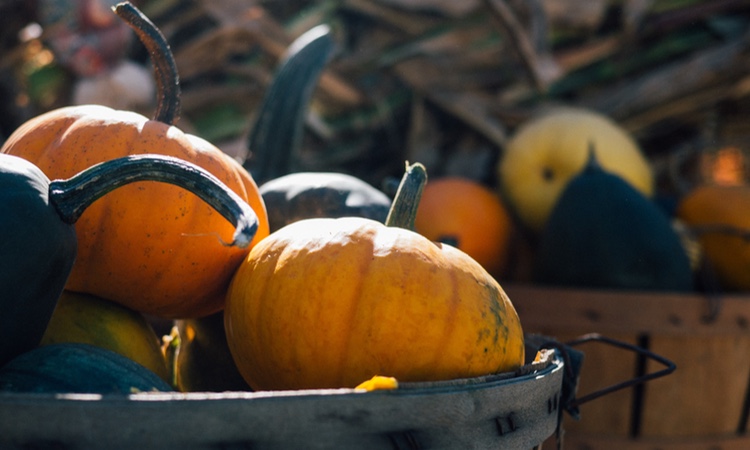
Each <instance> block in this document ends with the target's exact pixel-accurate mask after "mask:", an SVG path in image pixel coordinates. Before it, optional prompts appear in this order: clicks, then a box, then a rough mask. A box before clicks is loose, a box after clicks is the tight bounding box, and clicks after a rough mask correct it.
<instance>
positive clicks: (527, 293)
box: [503, 284, 750, 336]
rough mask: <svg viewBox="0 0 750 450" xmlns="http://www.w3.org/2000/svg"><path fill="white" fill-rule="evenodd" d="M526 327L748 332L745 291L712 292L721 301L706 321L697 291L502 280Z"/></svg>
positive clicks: (749, 299) (749, 304)
mask: <svg viewBox="0 0 750 450" xmlns="http://www.w3.org/2000/svg"><path fill="white" fill-rule="evenodd" d="M503 288H504V289H505V291H506V293H507V294H508V296H509V297H510V299H511V301H512V302H513V304H514V305H515V307H516V309H517V310H518V314H519V316H520V317H521V322H522V323H523V324H524V326H525V328H528V329H532V328H534V329H538V328H544V327H546V326H550V325H554V327H555V328H556V329H559V330H560V331H562V330H569V331H579V330H589V331H590V332H598V333H601V334H611V333H636V334H637V333H660V334H668V335H688V336H707V335H732V334H736V335H745V336H747V335H750V296H722V297H717V299H718V302H719V303H718V304H719V306H720V310H719V313H718V314H717V315H716V317H715V318H714V320H712V321H707V320H706V317H707V315H708V313H709V311H710V309H711V308H710V306H711V299H710V298H708V297H705V296H702V295H699V294H679V293H658V292H623V291H615V290H612V291H609V290H598V291H597V290H578V289H560V288H543V287H533V286H528V285H512V284H508V285H503Z"/></svg>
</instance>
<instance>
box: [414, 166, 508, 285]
mask: <svg viewBox="0 0 750 450" xmlns="http://www.w3.org/2000/svg"><path fill="white" fill-rule="evenodd" d="M414 229H415V231H416V232H417V233H419V234H421V235H423V236H425V237H426V238H428V239H430V240H433V241H439V242H444V243H448V244H451V245H453V246H454V247H457V248H459V249H460V250H463V251H464V252H466V253H468V254H469V256H471V257H472V258H474V259H475V260H476V261H477V262H478V263H480V264H481V265H482V266H483V267H484V268H485V269H487V271H488V272H490V273H491V274H492V275H494V276H499V275H500V274H501V273H502V271H503V269H504V268H505V265H506V262H507V260H508V250H509V247H510V238H511V233H512V231H513V222H512V220H511V217H510V214H509V213H508V210H507V208H506V207H505V204H503V202H502V201H501V199H500V196H499V195H497V193H495V191H493V190H491V189H490V188H488V187H486V186H484V185H482V184H480V183H478V182H476V181H473V180H470V179H467V178H460V177H445V178H438V179H436V180H430V182H429V183H427V185H426V186H425V188H424V193H423V194H422V199H421V200H420V202H419V209H418V211H417V218H416V221H415V222H414Z"/></svg>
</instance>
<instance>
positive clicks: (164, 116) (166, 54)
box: [112, 2, 180, 125]
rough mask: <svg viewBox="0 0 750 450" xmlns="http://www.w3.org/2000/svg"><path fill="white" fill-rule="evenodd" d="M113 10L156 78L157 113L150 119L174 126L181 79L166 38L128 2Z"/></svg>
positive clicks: (176, 117) (177, 112) (177, 114)
mask: <svg viewBox="0 0 750 450" xmlns="http://www.w3.org/2000/svg"><path fill="white" fill-rule="evenodd" d="M112 10H113V11H114V12H115V14H117V15H118V16H119V17H120V18H121V19H122V20H124V21H125V23H127V24H128V25H129V26H130V28H132V29H133V31H135V34H136V35H137V36H138V39H140V41H141V43H143V45H144V46H145V47H146V50H148V54H149V55H150V56H151V63H152V64H153V65H154V78H155V79H156V94H157V95H156V111H155V112H154V116H153V119H154V120H156V121H159V122H163V123H166V124H168V125H174V124H175V123H177V120H178V119H179V116H180V77H179V75H178V74H177V64H176V63H175V60H174V55H173V54H172V50H170V48H169V44H168V43H167V39H166V38H165V37H164V35H163V34H162V32H161V31H160V30H159V29H158V28H157V27H156V25H154V23H153V22H152V21H151V20H150V19H149V18H148V17H146V16H145V15H144V14H143V13H142V12H141V11H140V10H139V9H138V8H136V7H135V6H134V5H133V4H132V3H130V2H122V3H118V4H117V5H115V6H114V7H112Z"/></svg>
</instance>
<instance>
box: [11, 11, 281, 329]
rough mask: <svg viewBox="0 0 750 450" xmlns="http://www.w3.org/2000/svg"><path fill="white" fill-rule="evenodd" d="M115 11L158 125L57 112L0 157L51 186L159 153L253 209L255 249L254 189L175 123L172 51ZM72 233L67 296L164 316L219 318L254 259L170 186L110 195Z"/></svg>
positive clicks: (132, 117)
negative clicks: (142, 66) (33, 168)
mask: <svg viewBox="0 0 750 450" xmlns="http://www.w3.org/2000/svg"><path fill="white" fill-rule="evenodd" d="M116 12H117V13H118V15H120V16H121V17H122V18H123V19H124V20H126V21H128V22H129V24H130V25H131V26H132V27H133V28H134V29H135V31H136V32H137V33H138V35H139V37H140V38H141V40H142V42H143V43H144V44H145V45H146V46H147V47H148V49H149V50H150V53H151V54H152V55H153V56H154V64H155V66H156V69H155V71H154V72H155V74H156V75H157V85H158V87H159V99H160V102H159V105H158V107H157V111H156V114H155V118H154V119H153V120H149V119H147V118H146V117H144V116H142V115H140V114H136V113H134V112H128V111H116V110H113V109H110V108H107V107H103V106H96V105H85V106H75V107H65V108H60V109H57V110H53V111H50V112H48V113H45V114H42V115H40V116H38V117H36V118H33V119H31V120H29V121H28V122H26V123H25V124H23V125H22V126H21V127H19V128H18V129H17V130H16V131H15V132H14V133H13V134H12V135H11V136H10V137H9V138H8V140H7V141H6V142H5V144H4V146H3V147H2V149H1V150H0V151H1V152H3V153H8V154H12V155H17V156H20V157H22V158H24V159H27V160H29V161H31V162H33V163H34V164H36V165H37V166H38V167H39V168H40V169H42V171H43V172H44V173H45V174H46V175H47V176H48V177H49V178H51V179H56V178H68V177H70V176H72V175H73V174H75V173H78V172H80V171H81V170H83V169H85V168H87V167H90V166H92V165H94V164H96V163H99V162H103V161H107V160H111V159H114V158H117V157H121V156H126V155H135V154H143V153H158V154H162V155H168V156H174V157H177V158H180V159H183V160H186V161H189V162H192V163H194V164H196V165H198V166H200V167H202V168H204V169H206V170H207V171H208V172H210V173H212V174H213V175H214V176H216V177H217V178H219V179H220V180H221V181H223V182H224V183H225V184H226V185H227V186H228V187H229V188H230V189H232V190H233V191H234V192H235V193H237V194H238V195H239V196H240V197H241V198H242V199H243V200H245V201H246V202H248V203H249V204H250V206H251V207H252V208H253V210H254V211H255V213H256V215H257V216H258V231H257V233H256V235H255V238H254V240H253V242H251V244H250V245H251V246H252V245H254V244H255V243H257V242H258V241H259V240H261V239H263V238H264V237H265V236H267V235H268V232H269V230H268V219H267V217H266V209H265V205H264V203H263V200H262V198H261V196H260V194H259V192H258V187H257V185H256V183H255V181H254V180H253V179H252V177H251V176H250V174H249V173H248V172H247V171H246V170H245V169H244V168H242V166H241V165H240V164H239V163H238V162H237V161H235V160H234V159H232V158H231V157H229V156H228V155H226V154H224V153H223V152H222V151H221V150H219V149H218V148H217V147H215V146H213V145H212V144H210V143H209V142H207V141H205V140H203V139H201V138H198V137H196V136H191V135H189V134H184V133H183V132H182V131H180V130H179V129H178V128H176V127H174V126H172V125H171V123H172V122H173V121H174V119H175V117H176V115H177V111H178V110H179V95H178V94H179V93H178V91H179V87H178V86H179V84H178V81H177V73H176V69H175V66H174V60H173V59H172V55H171V53H170V52H169V48H168V46H167V44H166V42H165V41H164V38H163V36H162V35H161V33H160V32H159V31H158V29H156V28H155V26H154V25H153V24H152V23H151V22H150V21H149V20H148V19H147V18H146V17H145V16H143V14H141V13H140V11H138V10H137V9H136V8H135V7H134V6H132V5H131V4H130V3H127V2H126V3H120V4H118V6H117V7H116ZM144 205H148V207H145V206H144ZM216 231H218V233H216ZM76 232H77V234H78V241H79V243H78V257H77V260H76V262H75V265H74V267H73V270H72V273H71V275H70V278H69V280H68V283H67V285H66V289H67V290H70V291H74V292H83V293H88V294H92V295H95V296H98V297H102V298H106V299H109V300H112V301H116V302H118V303H121V304H123V305H125V306H127V307H130V308H131V309H134V310H137V311H140V312H143V313H147V314H152V315H155V316H161V317H167V318H183V317H198V316H205V315H208V314H210V313H213V312H216V311H218V310H220V309H221V308H222V307H223V305H224V297H225V294H226V289H227V286H228V284H229V281H230V279H231V277H232V275H233V274H234V271H235V269H236V268H237V266H238V265H239V264H240V263H241V261H242V260H243V258H244V257H245V256H246V255H247V252H248V251H249V248H244V249H242V248H238V247H234V246H228V245H223V243H222V241H223V242H231V241H232V234H233V232H234V230H233V228H232V226H231V224H229V223H228V222H227V221H226V220H225V219H224V218H223V217H222V216H221V215H220V214H218V213H216V212H215V211H213V210H211V209H210V207H209V206H207V205H205V204H204V203H203V202H202V201H201V200H200V199H199V198H198V197H197V196H195V195H192V194H190V193H188V192H186V191H185V190H183V189H180V188H177V187H174V186H169V185H165V184H164V183H154V182H143V183H136V184H133V185H131V186H126V187H123V188H122V189H119V190H118V191H116V192H113V193H112V194H111V195H108V196H107V197H106V198H104V199H102V200H100V201H98V202H97V203H95V204H93V205H92V206H91V207H90V208H89V209H88V210H86V212H85V213H84V214H83V216H82V217H81V218H80V219H79V220H78V222H77V223H76Z"/></svg>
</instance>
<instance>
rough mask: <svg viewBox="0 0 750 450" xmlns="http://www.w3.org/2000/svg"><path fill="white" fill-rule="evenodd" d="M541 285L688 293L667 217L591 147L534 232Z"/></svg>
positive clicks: (689, 279) (686, 272) (686, 270)
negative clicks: (537, 237) (538, 230)
mask: <svg viewBox="0 0 750 450" xmlns="http://www.w3.org/2000/svg"><path fill="white" fill-rule="evenodd" d="M533 274H534V275H533V276H534V281H535V282H537V283H539V284H546V285H558V286H570V287H584V288H617V289H632V290H659V291H689V290H691V289H692V288H693V276H692V271H691V268H690V262H689V260H688V256H687V254H686V252H685V250H684V247H683V246H682V244H681V241H680V238H679V236H678V235H677V233H676V231H675V230H674V228H673V227H672V224H671V222H670V220H669V218H668V217H667V215H666V214H665V213H664V212H662V210H661V209H659V207H658V206H657V205H656V204H654V203H653V202H652V201H651V200H649V199H648V198H646V197H645V196H644V195H643V194H641V193H640V192H639V191H638V190H636V189H635V188H633V187H632V186H631V185H630V184H628V183H627V182H626V181H624V180H623V179H622V178H620V177H618V176H617V175H614V174H611V173H608V172H606V171H604V170H603V169H602V167H601V166H600V165H599V164H598V162H597V161H596V158H595V156H594V154H593V152H591V156H590V157H589V163H588V164H587V166H586V167H585V168H584V170H583V171H582V172H581V173H580V174H578V175H577V176H576V177H574V178H573V179H571V181H570V182H569V184H568V185H567V187H566V188H565V189H564V190H563V192H562V194H561V196H560V199H559V200H558V202H557V204H556V206H555V208H554V209H553V211H552V214H551V216H550V218H549V220H548V222H547V224H546V225H545V228H544V230H543V231H542V234H541V236H540V241H539V244H538V249H537V256H536V258H535V262H534V272H533Z"/></svg>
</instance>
